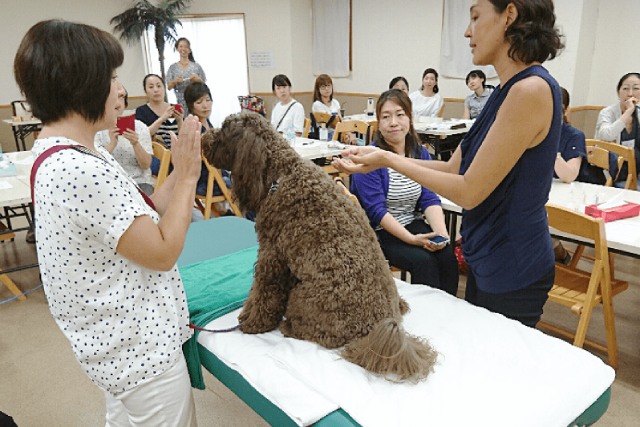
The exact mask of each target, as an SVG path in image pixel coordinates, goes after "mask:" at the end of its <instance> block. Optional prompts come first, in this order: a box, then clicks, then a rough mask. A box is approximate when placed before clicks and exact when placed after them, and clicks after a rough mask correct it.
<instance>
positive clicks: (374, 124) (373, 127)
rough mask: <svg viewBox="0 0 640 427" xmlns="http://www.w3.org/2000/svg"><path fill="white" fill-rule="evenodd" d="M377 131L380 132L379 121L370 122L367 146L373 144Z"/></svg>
mask: <svg viewBox="0 0 640 427" xmlns="http://www.w3.org/2000/svg"><path fill="white" fill-rule="evenodd" d="M377 130H378V121H377V120H372V121H370V122H369V135H368V137H367V145H370V144H371V143H372V142H373V137H374V136H375V134H376V131H377Z"/></svg>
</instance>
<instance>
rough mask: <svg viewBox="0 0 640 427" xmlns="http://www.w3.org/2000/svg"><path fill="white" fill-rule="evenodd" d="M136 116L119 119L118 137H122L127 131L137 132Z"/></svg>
mask: <svg viewBox="0 0 640 427" xmlns="http://www.w3.org/2000/svg"><path fill="white" fill-rule="evenodd" d="M135 118H136V117H135V116H134V115H133V114H132V115H130V116H123V117H118V122H117V124H118V135H122V134H123V133H124V132H125V131H126V130H127V129H131V130H136V127H135V123H134V121H135Z"/></svg>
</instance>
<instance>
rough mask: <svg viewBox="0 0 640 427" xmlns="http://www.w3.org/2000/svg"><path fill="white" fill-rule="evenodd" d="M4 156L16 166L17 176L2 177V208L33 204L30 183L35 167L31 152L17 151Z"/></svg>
mask: <svg viewBox="0 0 640 427" xmlns="http://www.w3.org/2000/svg"><path fill="white" fill-rule="evenodd" d="M3 155H4V156H5V157H6V158H8V159H9V160H10V161H11V162H13V163H14V164H15V165H16V175H15V176H3V177H0V206H14V205H20V204H28V203H31V185H30V183H29V182H30V174H31V166H32V165H33V156H32V155H31V151H17V152H14V153H4V154H3Z"/></svg>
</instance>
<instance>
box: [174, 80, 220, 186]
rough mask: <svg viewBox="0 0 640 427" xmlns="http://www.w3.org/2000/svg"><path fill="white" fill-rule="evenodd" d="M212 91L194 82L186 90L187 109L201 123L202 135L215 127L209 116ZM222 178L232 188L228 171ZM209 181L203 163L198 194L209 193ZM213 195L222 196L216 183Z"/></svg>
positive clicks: (200, 83) (204, 85)
mask: <svg viewBox="0 0 640 427" xmlns="http://www.w3.org/2000/svg"><path fill="white" fill-rule="evenodd" d="M211 98H212V97H211V91H210V90H209V86H207V85H206V84H204V83H202V82H194V83H191V84H190V85H189V86H187V88H186V89H185V90H184V101H185V103H186V104H187V108H189V111H190V112H191V114H193V115H194V116H195V117H196V118H197V119H198V120H199V121H200V124H201V126H202V129H201V131H200V132H201V133H202V135H204V134H205V132H206V131H208V130H209V129H211V128H212V127H213V125H212V124H211V122H210V121H209V116H211V104H212V99H211ZM222 178H223V179H224V181H225V183H226V184H227V186H228V187H230V186H231V178H230V175H229V172H228V171H225V170H222ZM208 179H209V171H208V170H207V166H206V165H205V164H204V162H202V169H201V171H200V178H198V184H197V186H196V194H199V195H205V194H206V193H207V180H208ZM213 194H214V196H219V195H220V194H222V192H221V191H220V188H219V187H218V184H217V183H216V182H214V184H213Z"/></svg>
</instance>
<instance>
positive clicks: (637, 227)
mask: <svg viewBox="0 0 640 427" xmlns="http://www.w3.org/2000/svg"><path fill="white" fill-rule="evenodd" d="M614 197H616V198H617V199H618V200H623V201H628V202H633V203H638V204H640V192H639V191H633V190H625V189H622V188H615V187H604V186H602V185H595V184H587V183H583V182H572V183H570V184H567V183H564V182H562V181H560V180H558V179H554V180H553V183H552V184H551V192H550V193H549V202H550V203H553V204H556V205H559V206H562V207H565V208H568V209H572V210H575V211H577V212H581V213H584V208H585V206H586V205H590V204H594V203H605V202H608V201H611V200H612V199H613V198H614ZM440 199H441V200H442V209H444V210H446V211H450V212H454V213H461V212H462V208H460V206H458V205H457V204H455V203H454V202H452V201H450V200H448V199H446V198H444V197H440ZM605 232H606V235H607V244H608V246H609V248H610V249H615V250H617V251H620V252H622V253H625V254H627V255H631V256H638V255H640V216H636V217H632V218H626V219H621V220H617V221H611V222H607V223H605ZM553 233H554V234H556V235H559V236H565V237H571V238H575V237H574V236H571V235H569V234H566V233H561V232H558V231H557V230H553Z"/></svg>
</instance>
